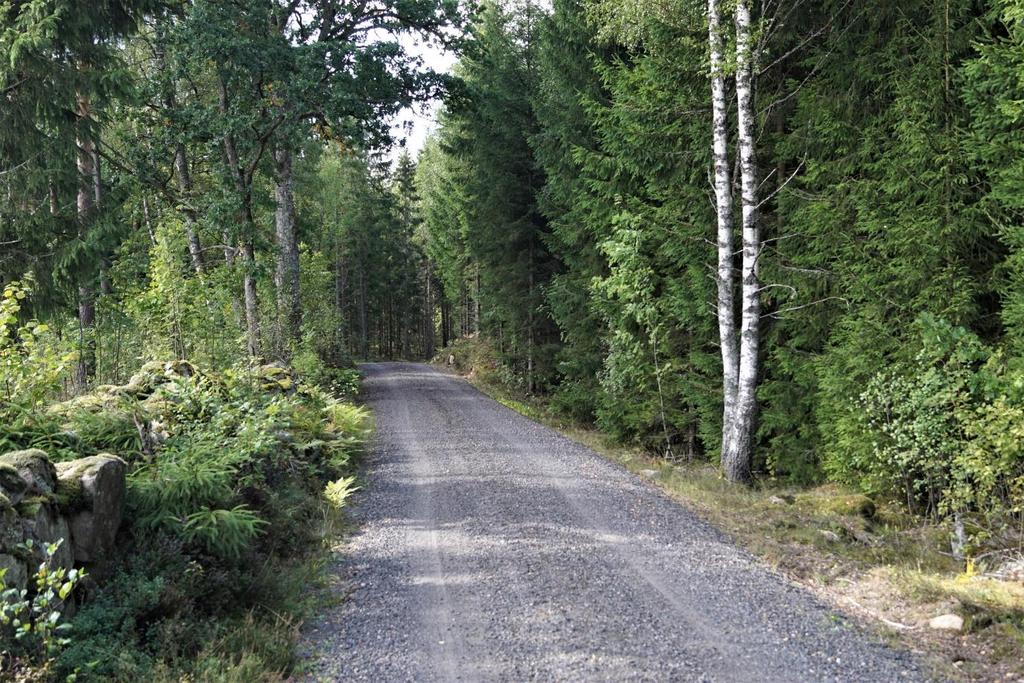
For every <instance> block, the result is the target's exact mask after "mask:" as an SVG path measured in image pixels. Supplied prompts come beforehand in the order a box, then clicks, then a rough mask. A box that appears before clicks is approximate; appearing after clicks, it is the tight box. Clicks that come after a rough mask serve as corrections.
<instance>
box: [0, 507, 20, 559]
mask: <svg viewBox="0 0 1024 683" xmlns="http://www.w3.org/2000/svg"><path fill="white" fill-rule="evenodd" d="M24 540H25V531H24V529H23V528H22V526H21V518H20V517H18V511H17V510H16V509H15V508H14V507H13V506H11V505H7V506H4V507H0V552H6V553H8V554H10V553H12V552H13V551H14V549H15V548H16V547H17V545H18V544H19V543H21V542H22V541H24Z"/></svg>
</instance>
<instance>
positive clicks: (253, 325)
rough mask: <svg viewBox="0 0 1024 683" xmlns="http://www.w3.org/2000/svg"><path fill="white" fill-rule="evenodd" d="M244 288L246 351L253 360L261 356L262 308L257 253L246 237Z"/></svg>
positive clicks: (244, 244) (243, 242) (243, 255)
mask: <svg viewBox="0 0 1024 683" xmlns="http://www.w3.org/2000/svg"><path fill="white" fill-rule="evenodd" d="M242 267H243V268H245V274H244V275H243V276H242V288H243V293H244V295H245V330H246V350H247V351H248V352H249V356H250V357H251V358H258V357H259V355H260V307H259V300H258V299H257V297H256V253H255V250H254V249H253V244H252V240H251V239H250V238H249V237H246V238H244V239H243V241H242Z"/></svg>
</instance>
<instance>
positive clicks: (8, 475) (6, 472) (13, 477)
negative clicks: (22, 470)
mask: <svg viewBox="0 0 1024 683" xmlns="http://www.w3.org/2000/svg"><path fill="white" fill-rule="evenodd" d="M27 488H28V482H26V481H25V480H24V479H22V478H21V475H20V474H18V469H17V468H16V467H14V465H10V464H8V463H6V462H4V463H0V490H2V491H5V492H8V491H9V492H11V493H13V494H16V495H17V494H21V493H24V491H25V489H27Z"/></svg>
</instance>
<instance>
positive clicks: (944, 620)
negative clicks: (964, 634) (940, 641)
mask: <svg viewBox="0 0 1024 683" xmlns="http://www.w3.org/2000/svg"><path fill="white" fill-rule="evenodd" d="M928 627H929V628H932V629H935V630H936V631H962V630H963V628H964V618H963V617H961V616H960V615H958V614H942V615H940V616H937V617H934V618H932V619H931V620H930V621H929V622H928Z"/></svg>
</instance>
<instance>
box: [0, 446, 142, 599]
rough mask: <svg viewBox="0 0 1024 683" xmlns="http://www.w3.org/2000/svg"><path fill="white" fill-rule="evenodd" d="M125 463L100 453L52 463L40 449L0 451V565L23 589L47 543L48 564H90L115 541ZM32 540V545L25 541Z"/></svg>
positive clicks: (7, 580)
mask: <svg viewBox="0 0 1024 683" xmlns="http://www.w3.org/2000/svg"><path fill="white" fill-rule="evenodd" d="M126 470H127V466H126V465H125V462H124V461H123V460H121V459H120V458H118V457H116V456H113V455H107V454H100V455H94V456H91V457H88V458H81V459H79V460H72V461H70V462H61V463H57V464H56V465H54V463H52V462H50V459H49V458H48V457H47V456H46V453H44V452H43V451H41V450H38V449H33V450H27V451H15V452H12V453H7V454H5V455H0V568H5V569H6V570H7V573H6V575H5V577H4V582H5V583H6V584H7V586H8V587H18V588H24V587H25V586H26V584H27V582H28V578H29V576H31V575H32V574H34V573H35V571H36V569H37V568H38V566H39V564H40V563H41V562H42V561H43V559H44V557H45V548H46V546H47V545H48V544H50V543H55V542H57V541H59V540H60V541H62V542H61V544H60V547H59V548H58V550H57V552H56V553H55V554H54V557H53V560H52V562H53V564H54V565H59V566H63V567H68V568H70V567H71V566H73V565H79V566H82V565H84V566H95V565H97V564H98V563H100V562H101V561H102V560H103V559H104V558H105V557H107V556H108V555H109V554H110V552H111V550H112V549H113V546H114V539H115V537H116V536H117V530H118V527H120V526H121V514H122V511H123V508H124V496H125V473H126ZM26 541H31V544H28V543H26Z"/></svg>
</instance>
